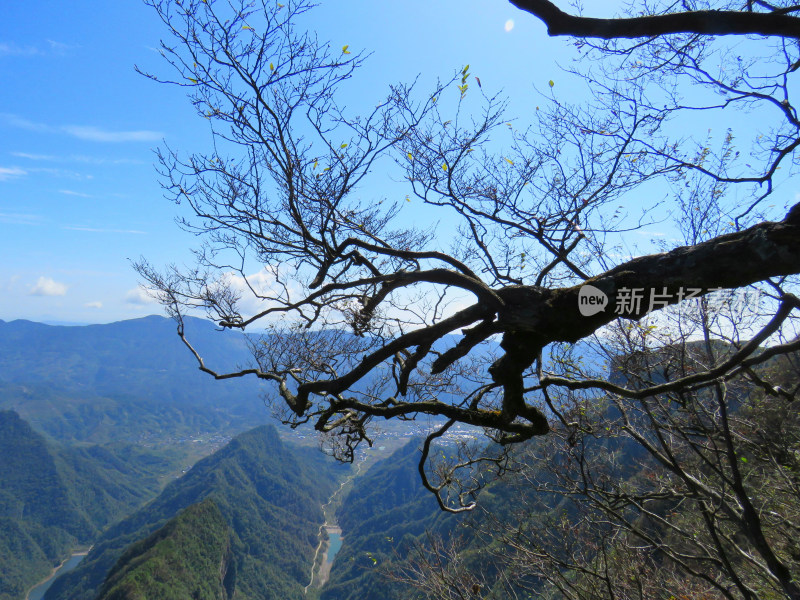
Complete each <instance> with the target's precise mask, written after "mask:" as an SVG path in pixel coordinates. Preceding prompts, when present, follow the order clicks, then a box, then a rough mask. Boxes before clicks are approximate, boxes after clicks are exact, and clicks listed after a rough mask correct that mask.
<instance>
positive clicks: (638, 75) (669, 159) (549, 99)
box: [136, 0, 800, 508]
mask: <svg viewBox="0 0 800 600" xmlns="http://www.w3.org/2000/svg"><path fill="white" fill-rule="evenodd" d="M512 3H513V4H515V5H516V6H517V7H519V8H521V9H522V10H524V11H527V12H529V13H531V14H532V15H534V16H536V17H538V18H540V19H541V20H542V21H544V23H545V24H546V25H547V28H548V32H549V34H550V35H568V36H573V37H574V38H575V39H576V42H575V46H576V51H577V52H579V53H580V56H581V59H580V61H578V62H576V63H575V67H574V69H573V70H572V74H573V75H578V76H579V77H581V78H582V80H583V82H584V84H585V86H586V96H585V97H584V98H580V99H575V101H574V102H568V101H566V100H563V99H560V98H558V97H557V96H556V95H555V94H552V93H550V94H547V93H542V98H541V100H540V102H539V103H540V105H541V109H539V107H537V109H536V110H531V111H530V113H531V114H526V115H522V118H521V119H520V120H521V121H523V122H527V123H529V124H527V125H523V124H521V123H518V122H516V121H515V122H514V123H513V124H512V123H511V122H510V121H509V118H510V117H509V115H507V106H506V102H505V100H504V99H503V97H502V96H501V95H499V94H493V93H491V92H490V91H489V90H488V89H487V88H488V86H482V85H480V81H477V83H478V84H479V85H478V86H476V85H474V84H473V83H474V78H473V76H472V74H471V72H470V69H469V66H468V65H467V66H465V67H463V68H460V69H459V70H458V71H457V72H456V73H455V74H454V75H453V76H452V77H451V78H450V79H448V80H446V81H443V82H440V83H439V84H438V85H436V86H434V87H433V88H432V89H428V90H423V89H421V85H420V84H418V83H414V84H403V83H398V84H396V85H394V86H392V87H391V88H390V89H389V90H387V92H386V94H385V95H384V96H383V97H382V98H381V99H379V100H378V101H377V103H376V104H377V105H374V104H373V105H371V106H373V108H371V109H370V110H369V111H368V112H367V113H366V114H362V115H354V114H351V113H350V112H348V111H347V109H346V107H344V106H341V105H340V104H339V102H338V101H337V100H338V96H337V93H338V90H339V89H340V86H341V85H342V84H343V83H344V82H345V81H346V80H348V79H350V78H353V77H358V75H359V72H358V69H359V67H360V66H361V65H362V64H363V62H364V60H365V56H364V55H363V54H361V53H357V52H356V51H355V50H351V49H350V48H349V46H345V47H343V48H341V49H338V48H331V47H330V46H329V45H327V44H324V43H320V42H319V41H318V40H317V39H316V38H315V37H314V36H313V35H310V34H309V33H308V32H304V31H300V30H298V28H297V26H296V25H295V22H296V20H297V18H298V17H300V16H301V15H302V14H303V13H305V12H306V11H308V10H310V9H311V8H312V7H311V5H310V4H309V3H308V2H306V1H305V0H286V2H285V4H280V3H275V2H272V1H268V2H267V1H264V2H236V1H233V2H231V3H222V2H214V1H213V0H185V1H182V2H172V1H166V0H149V1H148V4H150V5H152V6H153V8H154V9H155V10H156V11H157V13H158V15H159V16H160V17H161V19H162V20H163V22H164V24H165V25H166V28H167V29H168V31H169V33H170V38H169V39H168V40H167V41H164V42H162V46H161V51H162V54H163V55H164V57H165V58H166V60H167V62H168V63H169V64H170V65H171V67H173V71H172V72H173V75H172V76H171V77H166V76H160V75H154V74H150V75H149V76H150V77H152V78H153V79H155V80H157V81H164V82H169V83H172V84H175V85H179V86H183V87H185V89H186V91H187V93H188V95H189V97H190V99H191V102H192V105H193V106H194V108H195V109H196V110H197V112H198V115H199V116H201V117H202V118H204V119H205V120H207V121H208V123H209V124H210V127H211V130H212V133H213V137H214V144H213V146H210V147H209V149H208V150H207V151H206V152H201V153H192V154H188V155H184V154H182V153H181V152H179V151H176V150H173V149H170V148H166V147H165V148H162V149H161V150H160V151H159V164H160V172H161V175H162V178H163V185H164V189H165V190H166V194H167V195H168V196H169V197H170V198H171V199H172V200H174V201H175V202H178V203H182V204H184V205H186V206H188V207H189V210H190V213H191V215H190V216H189V217H187V218H185V219H184V220H183V221H182V224H183V226H184V227H185V228H186V229H187V230H189V231H192V232H195V233H197V234H198V235H199V236H201V238H202V240H203V242H204V244H203V246H202V247H201V248H200V249H198V250H197V251H196V256H197V266H196V267H195V268H192V269H180V268H178V267H174V266H172V267H166V268H163V269H162V268H157V267H154V266H152V265H150V264H148V263H147V262H146V261H144V260H143V261H140V262H139V263H137V265H136V268H137V270H138V272H139V273H140V274H141V275H142V277H143V278H144V280H145V281H146V282H147V284H148V285H149V287H150V288H151V289H152V290H153V291H154V293H156V294H157V296H158V297H159V299H160V300H161V301H162V302H163V304H164V305H165V306H166V307H167V309H168V311H169V312H170V313H171V314H172V315H173V316H174V317H176V318H177V320H178V323H179V327H178V332H179V334H180V335H181V337H183V339H184V341H185V342H186V344H187V345H188V346H189V348H190V349H192V346H191V340H188V339H186V337H185V336H184V331H183V327H182V324H181V318H182V315H183V314H185V313H186V311H192V310H196V309H203V310H205V311H207V313H208V314H209V315H210V316H211V317H212V318H213V319H214V320H216V322H217V323H218V324H219V325H220V326H221V327H222V328H232V329H242V330H245V329H247V328H252V327H254V326H257V327H261V328H265V329H267V333H266V334H264V335H263V336H261V337H259V338H251V339H253V353H254V364H253V365H252V366H251V367H250V368H244V369H242V370H240V371H237V372H233V373H221V372H217V371H216V370H215V369H214V365H206V364H205V362H204V361H203V359H202V357H201V356H200V355H199V354H198V353H197V352H195V356H196V358H197V360H198V361H199V365H200V368H201V369H203V370H204V371H207V372H208V373H210V374H212V375H213V376H214V377H216V378H218V379H225V378H231V377H240V376H247V375H254V376H257V377H260V378H262V379H264V380H267V381H271V382H273V383H274V384H275V387H274V389H275V390H276V394H277V395H276V397H279V398H280V400H281V401H282V402H283V403H284V405H285V407H286V410H284V411H283V412H282V417H283V419H284V420H285V421H286V422H287V423H289V424H291V425H295V426H296V425H299V424H301V423H306V422H312V423H313V424H314V426H315V427H316V429H317V430H319V431H321V432H323V433H324V434H326V435H327V436H329V440H330V442H331V444H332V446H333V448H334V450H335V451H336V453H337V454H338V455H339V456H340V457H341V458H344V459H350V460H352V458H353V452H354V450H355V448H356V447H357V446H358V444H359V443H361V442H362V441H365V440H366V441H368V442H370V443H371V440H370V434H369V424H370V422H371V421H372V420H373V419H375V418H376V417H382V418H386V419H389V418H397V419H413V418H415V417H416V416H417V415H419V414H426V415H433V416H437V417H441V418H442V421H440V423H441V424H440V426H439V427H438V428H437V429H436V430H435V431H433V432H432V433H431V434H430V435H429V437H428V440H427V441H426V444H425V446H424V452H423V462H424V461H425V460H426V459H427V458H428V455H429V451H430V445H431V443H432V442H433V441H434V440H435V439H437V437H439V436H441V435H442V434H443V433H444V432H445V431H447V429H449V428H450V427H452V426H453V425H454V424H455V423H464V424H469V425H473V426H478V427H481V428H484V430H485V432H486V433H487V435H488V436H489V437H490V438H491V439H492V440H494V441H496V442H497V443H498V444H499V445H501V446H507V445H509V444H513V443H516V442H520V441H524V440H527V439H530V438H531V437H532V436H538V435H543V434H546V433H547V432H548V431H549V430H550V427H551V423H550V422H549V421H551V420H552V419H554V418H555V417H554V415H555V414H557V412H558V411H557V410H556V408H557V407H554V406H552V404H550V403H551V394H550V392H551V391H553V390H562V391H563V390H568V391H587V390H600V391H609V390H611V391H613V392H614V393H616V394H621V395H623V396H624V395H628V396H631V397H644V396H647V395H650V394H654V393H658V392H662V391H672V390H674V389H676V388H687V389H688V388H690V387H692V386H695V387H696V386H701V385H703V384H708V383H709V382H715V381H725V380H726V379H729V378H732V377H735V376H738V375H741V374H742V373H743V372H746V371H747V370H748V369H752V367H753V366H754V365H756V364H758V363H759V362H762V361H765V360H767V359H768V358H769V357H771V356H774V355H775V354H780V353H784V352H789V351H791V350H795V349H797V348H798V347H800V344H798V342H797V341H796V340H787V339H783V337H785V336H787V335H788V334H787V333H786V332H787V331H788V330H789V329H790V328H791V327H792V324H793V322H794V321H793V320H794V318H795V316H796V313H797V310H798V308H800V302H798V299H797V297H796V296H795V295H793V293H792V290H793V289H794V288H793V287H792V281H793V279H792V276H793V275H795V274H797V273H798V272H800V204H798V205H795V206H793V207H790V206H789V205H788V204H787V202H788V200H787V197H786V195H785V194H784V193H783V192H782V191H781V189H782V188H781V187H780V184H781V183H784V182H788V181H790V178H791V177H792V176H793V175H794V174H795V172H796V170H797V165H798V154H797V148H798V145H800V133H799V131H800V121H798V118H797V111H796V108H795V103H794V99H793V93H795V92H796V82H794V78H795V77H796V75H795V73H796V71H797V68H798V65H800V53H799V52H798V36H800V27H798V22H799V21H798V17H797V13H798V11H799V10H800V7H798V6H795V5H788V4H783V3H778V4H770V3H767V2H761V1H758V0H752V1H748V2H743V3H740V4H738V5H736V4H733V3H721V4H719V5H717V4H712V3H703V2H691V1H688V2H683V3H681V4H666V5H664V6H663V7H661V8H652V7H650V6H649V5H645V4H642V6H641V9H640V12H636V13H635V14H632V15H630V16H627V17H624V18H616V17H613V18H588V17H583V16H574V15H570V14H568V13H566V12H563V11H562V10H561V9H559V8H558V7H557V6H556V5H554V4H553V3H551V2H548V1H547V0H512ZM550 86H551V87H553V83H552V82H551V84H550ZM793 86H794V87H793ZM716 122H719V123H721V124H722V125H721V128H722V129H724V132H723V133H722V135H721V136H720V137H719V138H714V137H713V134H712V131H711V130H710V129H709V130H708V133H706V128H707V127H706V125H705V124H706V123H716ZM386 172H390V173H393V174H394V176H395V177H400V178H402V179H403V180H404V181H405V184H406V186H407V194H408V195H407V196H406V197H405V198H403V197H399V198H394V197H390V196H382V195H381V196H380V197H379V198H378V199H375V200H371V199H366V198H365V196H364V195H363V191H364V190H365V189H369V190H372V189H375V186H376V184H375V179H376V177H377V176H379V175H380V174H382V173H386ZM390 177H391V175H390ZM387 181H390V179H387ZM653 198H658V199H657V200H651V199H653ZM412 200H413V202H414V203H417V204H418V203H420V202H421V203H423V205H424V206H425V207H427V208H429V209H431V210H432V209H436V210H437V211H440V213H441V219H442V220H443V222H444V223H446V225H442V226H441V231H440V230H437V229H436V227H434V226H429V225H426V224H423V223H419V222H414V221H413V220H412V219H409V218H408V217H407V216H406V213H404V212H403V210H404V207H405V206H406V205H407V201H412ZM426 214H427V213H426ZM661 222H665V223H670V225H669V227H671V228H674V229H675V230H676V236H675V238H676V239H675V240H674V241H673V240H671V239H669V238H668V237H665V238H663V239H662V241H661V244H662V248H661V250H662V251H661V252H657V253H652V254H638V253H636V252H635V251H633V252H632V251H631V250H630V248H629V247H628V246H630V244H628V242H627V240H628V239H629V238H630V236H631V235H633V234H634V232H637V231H639V232H646V231H647V228H648V227H650V226H651V225H652V224H654V223H661ZM450 224H452V232H448V233H443V231H444V230H447V229H448V228H449V227H450ZM664 226H665V227H666V226H667V225H664ZM670 237H672V236H670ZM748 286H750V287H751V288H752V289H757V290H760V292H761V298H762V302H761V303H760V304H758V305H757V306H754V307H751V309H750V316H755V317H757V318H755V319H754V321H753V325H752V335H750V336H749V337H748V339H743V340H741V341H740V340H738V339H737V340H734V344H735V345H736V348H737V350H736V352H735V353H734V354H733V355H731V356H728V357H726V358H725V360H724V361H723V362H720V363H719V364H709V365H706V366H705V368H702V369H696V370H695V371H693V372H692V373H691V374H687V375H686V377H684V378H682V379H680V380H679V381H677V382H672V383H665V384H663V385H665V386H667V385H668V386H671V387H670V389H669V390H664V389H662V388H660V387H659V385H658V384H655V385H653V386H651V387H644V388H642V387H635V388H631V389H628V388H626V387H625V385H624V383H615V384H611V383H608V381H607V380H606V379H604V378H602V377H597V376H589V375H587V374H586V373H584V372H583V371H582V369H580V368H578V367H577V366H576V364H575V363H574V362H571V361H568V360H564V359H563V356H564V355H565V353H568V352H569V345H571V344H574V343H576V342H579V341H581V340H585V341H587V342H588V341H590V340H602V337H603V332H604V331H605V328H606V327H608V326H610V325H612V326H613V325H614V324H618V323H619V322H620V321H622V322H628V323H639V324H641V323H642V322H643V321H642V319H645V318H646V316H648V315H649V317H655V318H656V319H657V318H658V315H659V314H660V313H661V312H665V311H669V310H671V308H670V307H673V306H674V305H678V308H680V307H686V306H688V305H690V304H691V303H692V302H707V301H709V298H711V297H712V296H711V295H715V296H713V297H717V298H718V297H720V290H721V289H722V290H728V291H729V293H728V294H727V295H725V294H723V296H724V297H725V298H727V299H728V300H730V298H731V297H732V295H731V293H730V292H732V291H733V292H735V291H736V290H739V291H741V290H742V289H744V288H747V287H748ZM753 286H755V287H753ZM243 296H248V297H250V298H254V299H256V300H257V301H258V302H259V306H258V308H257V309H256V310H253V311H251V312H247V311H245V310H244V309H243V308H242V306H243V305H242V299H243ZM582 303H585V304H582ZM592 303H595V304H592ZM595 307H596V308H597V310H589V309H591V308H595ZM649 317H648V318H649ZM649 326H650V325H648V327H649ZM653 326H655V325H653ZM782 336H783V337H782ZM766 341H770V344H771V345H770V349H769V350H768V351H766V352H761V350H760V349H761V347H762V345H763V344H764V343H765V342H766ZM192 351H193V352H194V350H193V349H192ZM662 387H663V386H662ZM651 388H652V389H651ZM486 458H487V457H485V456H482V455H481V456H480V457H476V456H471V455H470V456H467V457H465V458H464V461H462V462H460V463H459V464H458V465H454V466H459V465H460V466H463V465H464V464H473V463H474V462H475V461H478V460H484V459H486ZM497 460H498V461H500V460H501V459H497ZM420 471H421V473H422V474H423V479H424V480H425V483H426V485H427V486H428V487H429V488H430V489H432V490H434V491H436V492H437V494H438V496H437V497H440V502H441V503H442V506H447V507H451V508H452V506H453V505H451V504H450V503H449V502H450V500H448V499H447V498H446V496H447V493H448V492H447V490H452V489H453V485H454V478H453V476H452V473H453V472H454V471H453V469H452V468H450V469H446V470H444V471H442V472H441V473H440V476H439V478H438V479H437V481H432V480H429V479H430V478H429V476H428V475H426V473H425V470H424V469H423V468H422V467H421V469H420ZM437 482H438V483H437ZM461 483H463V487H458V485H457V486H456V487H457V489H456V491H455V492H451V493H454V494H455V496H456V497H455V498H454V499H452V500H453V501H454V502H455V505H456V506H462V507H467V508H468V507H470V506H472V504H471V500H470V498H471V496H470V495H469V494H470V490H471V489H472V488H471V487H470V485H469V484H468V483H465V482H461Z"/></svg>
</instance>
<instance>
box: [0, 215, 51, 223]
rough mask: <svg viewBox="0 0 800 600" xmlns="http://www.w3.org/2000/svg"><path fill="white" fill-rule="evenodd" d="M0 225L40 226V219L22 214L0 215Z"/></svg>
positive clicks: (36, 216)
mask: <svg viewBox="0 0 800 600" xmlns="http://www.w3.org/2000/svg"><path fill="white" fill-rule="evenodd" d="M0 223H8V224H9V225H41V224H42V217H40V216H39V215H26V214H23V213H0Z"/></svg>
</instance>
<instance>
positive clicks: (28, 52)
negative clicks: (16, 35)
mask: <svg viewBox="0 0 800 600" xmlns="http://www.w3.org/2000/svg"><path fill="white" fill-rule="evenodd" d="M38 54H43V52H42V51H41V50H40V49H39V48H36V47H35V46H20V45H18V44H15V43H14V42H0V56H36V55H38Z"/></svg>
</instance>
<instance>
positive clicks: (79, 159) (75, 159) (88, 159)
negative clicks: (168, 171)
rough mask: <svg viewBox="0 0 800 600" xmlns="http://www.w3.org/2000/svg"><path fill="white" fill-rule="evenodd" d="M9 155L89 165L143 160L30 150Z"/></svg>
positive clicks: (140, 162)
mask: <svg viewBox="0 0 800 600" xmlns="http://www.w3.org/2000/svg"><path fill="white" fill-rule="evenodd" d="M10 154H11V156H16V157H17V158H24V159H27V160H33V161H37V162H59V163H67V162H71V163H86V164H90V165H143V164H145V161H143V160H138V159H135V158H107V157H102V156H86V155H83V154H70V155H68V156H56V155H54V154H32V153H30V152H11V153H10Z"/></svg>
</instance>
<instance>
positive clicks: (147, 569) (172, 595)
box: [97, 500, 235, 600]
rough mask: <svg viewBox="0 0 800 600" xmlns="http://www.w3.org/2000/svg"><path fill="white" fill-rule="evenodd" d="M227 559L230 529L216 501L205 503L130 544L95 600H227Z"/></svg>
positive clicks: (229, 579) (230, 569)
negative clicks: (148, 599) (154, 599)
mask: <svg viewBox="0 0 800 600" xmlns="http://www.w3.org/2000/svg"><path fill="white" fill-rule="evenodd" d="M231 558H232V557H231V530H230V528H229V527H228V525H227V523H226V522H225V519H224V518H223V517H222V513H220V511H219V508H218V507H217V505H216V504H215V503H214V501H213V500H204V501H203V502H200V503H198V504H193V505H191V506H190V507H188V508H187V509H185V510H184V511H182V512H181V513H180V514H178V516H176V517H175V518H174V519H171V520H170V521H168V522H167V524H166V525H164V526H163V527H162V528H161V529H159V530H157V531H156V532H155V533H153V534H151V535H150V536H148V537H147V538H146V539H144V540H142V541H140V542H137V543H135V544H133V545H131V546H130V547H129V548H128V549H127V550H126V551H125V553H124V554H123V555H122V556H121V557H120V559H119V561H118V562H117V564H116V565H115V566H114V568H113V569H112V570H111V572H110V573H109V576H108V578H107V579H106V582H105V584H104V585H103V587H102V589H101V590H100V593H99V594H98V596H97V600H128V599H132V598H158V599H159V600H185V599H186V598H192V599H194V600H229V599H230V598H232V595H231V592H232V591H233V590H232V586H233V584H234V577H233V575H234V574H235V571H234V569H233V565H232V564H231ZM226 584H227V585H228V587H229V589H226Z"/></svg>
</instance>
